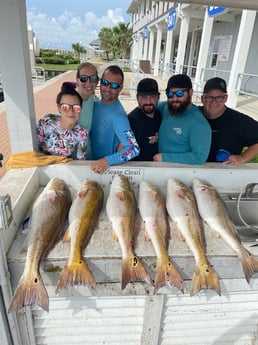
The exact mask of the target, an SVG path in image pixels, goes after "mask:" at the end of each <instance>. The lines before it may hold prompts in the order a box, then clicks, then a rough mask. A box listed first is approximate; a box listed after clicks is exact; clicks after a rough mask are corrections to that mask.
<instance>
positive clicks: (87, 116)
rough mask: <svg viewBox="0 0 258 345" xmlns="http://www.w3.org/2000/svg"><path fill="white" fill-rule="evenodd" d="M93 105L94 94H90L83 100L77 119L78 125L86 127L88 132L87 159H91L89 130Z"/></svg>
mask: <svg viewBox="0 0 258 345" xmlns="http://www.w3.org/2000/svg"><path fill="white" fill-rule="evenodd" d="M93 106H94V96H93V95H90V97H89V98H88V99H87V100H86V101H83V103H82V110H81V114H80V118H79V120H78V123H79V125H81V126H83V127H85V128H87V130H88V133H89V135H88V143H87V160H90V159H92V151H91V141H90V132H91V127H92V117H93Z"/></svg>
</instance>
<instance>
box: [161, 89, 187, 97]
mask: <svg viewBox="0 0 258 345" xmlns="http://www.w3.org/2000/svg"><path fill="white" fill-rule="evenodd" d="M185 91H189V90H177V91H167V92H166V95H167V98H173V97H174V95H176V96H177V97H183V96H184V94H185Z"/></svg>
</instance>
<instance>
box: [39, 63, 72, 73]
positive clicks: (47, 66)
mask: <svg viewBox="0 0 258 345" xmlns="http://www.w3.org/2000/svg"><path fill="white" fill-rule="evenodd" d="M36 67H43V68H44V69H45V70H55V71H64V72H66V71H74V70H76V69H77V67H78V64H73V65H70V64H69V65H50V64H44V65H42V64H36Z"/></svg>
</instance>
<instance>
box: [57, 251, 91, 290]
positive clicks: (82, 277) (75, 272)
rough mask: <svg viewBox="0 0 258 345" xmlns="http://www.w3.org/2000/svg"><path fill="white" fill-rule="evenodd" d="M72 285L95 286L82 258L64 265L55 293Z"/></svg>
mask: <svg viewBox="0 0 258 345" xmlns="http://www.w3.org/2000/svg"><path fill="white" fill-rule="evenodd" d="M74 285H88V286H89V287H91V288H95V286H96V281H95V278H94V277H93V275H92V273H91V270H90V269H89V267H88V265H87V264H86V262H85V261H84V260H83V259H82V258H81V260H80V261H78V262H74V263H72V264H70V265H69V264H66V265H65V267H64V269H63V272H62V274H61V276H60V278H59V280H58V282H57V287H56V293H58V292H60V291H61V290H62V289H65V288H69V287H70V286H74Z"/></svg>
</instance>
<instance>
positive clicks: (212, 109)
mask: <svg viewBox="0 0 258 345" xmlns="http://www.w3.org/2000/svg"><path fill="white" fill-rule="evenodd" d="M201 99H202V103H203V106H202V107H199V108H200V110H201V111H202V112H203V114H204V115H205V118H206V119H207V120H208V122H209V124H210V126H211V129H212V142H211V149H210V153H209V157H208V161H209V162H223V163H224V164H229V165H234V164H241V163H245V162H248V161H249V160H251V159H252V158H254V157H255V156H256V155H258V122H257V121H255V120H254V119H253V118H251V117H249V116H247V115H245V114H242V113H240V112H238V111H236V110H234V109H231V108H228V107H227V106H226V105H225V103H226V102H227V99H228V95H227V85H226V82H225V80H224V79H222V78H219V77H215V78H211V79H209V80H207V82H206V84H205V86H204V90H203V95H202V98H201ZM245 147H248V148H247V150H243V149H244V148H245Z"/></svg>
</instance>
